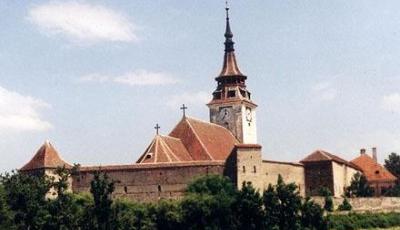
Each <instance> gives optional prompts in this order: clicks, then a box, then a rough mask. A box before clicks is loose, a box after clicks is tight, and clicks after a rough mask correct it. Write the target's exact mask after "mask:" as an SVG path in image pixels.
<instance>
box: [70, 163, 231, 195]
mask: <svg viewBox="0 0 400 230" xmlns="http://www.w3.org/2000/svg"><path fill="white" fill-rule="evenodd" d="M224 169H225V161H212V162H211V161H204V162H198V161H197V162H185V163H157V164H150V163H149V164H132V165H115V166H102V167H99V166H94V167H80V168H79V170H78V172H77V173H76V175H73V180H72V189H73V191H74V192H88V191H89V190H90V181H91V180H92V179H93V172H95V171H102V172H105V173H107V175H108V176H109V177H110V179H112V180H114V181H115V192H114V194H113V195H114V196H115V197H118V198H127V199H131V200H136V201H142V202H148V201H157V200H159V199H161V198H165V199H178V198H180V197H182V195H183V193H184V191H185V189H186V187H187V185H188V184H189V183H190V182H192V181H193V180H194V179H195V178H196V177H199V176H202V175H207V174H220V175H223V173H224Z"/></svg>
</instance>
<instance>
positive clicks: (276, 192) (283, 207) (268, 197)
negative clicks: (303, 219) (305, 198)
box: [263, 175, 301, 230]
mask: <svg viewBox="0 0 400 230" xmlns="http://www.w3.org/2000/svg"><path fill="white" fill-rule="evenodd" d="M263 199H264V207H266V216H267V223H268V222H270V223H269V224H273V225H267V227H268V228H271V229H276V227H278V229H281V230H286V229H299V228H300V222H299V219H300V208H301V197H300V194H299V192H298V189H297V186H296V185H295V184H294V183H290V184H285V182H284V181H283V178H282V176H281V175H279V176H278V182H277V184H276V185H275V186H269V187H268V189H267V190H266V191H265V192H264V194H263ZM268 207H270V208H273V209H275V210H268V209H270V208H268ZM271 211H272V213H271ZM268 215H274V216H271V217H269V216H268ZM275 221H276V222H275Z"/></svg>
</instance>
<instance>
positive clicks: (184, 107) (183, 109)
mask: <svg viewBox="0 0 400 230" xmlns="http://www.w3.org/2000/svg"><path fill="white" fill-rule="evenodd" d="M187 108H188V107H186V106H185V104H182V107H181V108H180V109H181V110H182V112H183V116H184V117H185V116H186V109H187Z"/></svg>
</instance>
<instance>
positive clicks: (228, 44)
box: [224, 1, 235, 52]
mask: <svg viewBox="0 0 400 230" xmlns="http://www.w3.org/2000/svg"><path fill="white" fill-rule="evenodd" d="M225 10H226V29H225V34H224V36H225V43H224V44H225V52H232V51H235V49H234V48H233V44H234V42H233V41H232V37H233V34H232V31H231V26H230V24H229V5H228V1H225Z"/></svg>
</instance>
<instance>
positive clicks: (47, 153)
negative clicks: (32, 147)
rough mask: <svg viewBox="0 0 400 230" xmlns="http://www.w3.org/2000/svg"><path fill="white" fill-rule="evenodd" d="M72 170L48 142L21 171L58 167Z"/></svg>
mask: <svg viewBox="0 0 400 230" xmlns="http://www.w3.org/2000/svg"><path fill="white" fill-rule="evenodd" d="M63 166H65V167H66V168H71V167H72V166H71V165H70V164H68V163H67V162H65V161H64V160H63V159H61V157H60V155H59V154H58V152H57V150H56V149H55V148H54V147H53V145H52V144H50V142H49V141H46V142H45V143H44V144H43V145H42V146H41V147H40V148H39V150H38V151H37V152H36V154H35V155H34V156H33V158H32V159H31V160H30V161H29V162H28V163H27V164H26V165H24V166H23V167H22V168H21V169H20V170H21V171H29V170H35V169H52V168H57V167H63Z"/></svg>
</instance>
